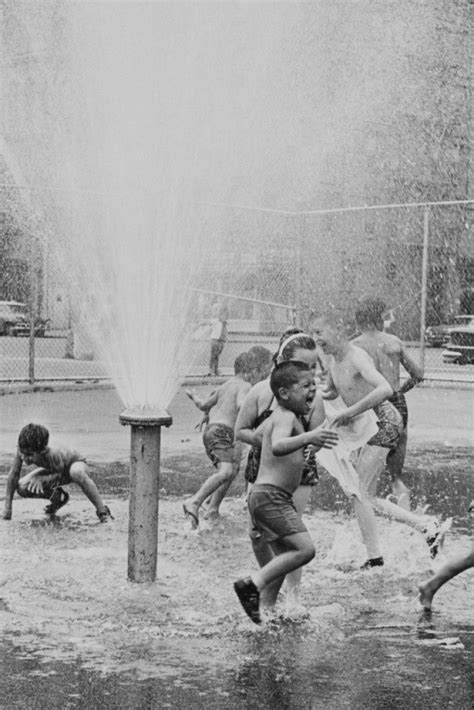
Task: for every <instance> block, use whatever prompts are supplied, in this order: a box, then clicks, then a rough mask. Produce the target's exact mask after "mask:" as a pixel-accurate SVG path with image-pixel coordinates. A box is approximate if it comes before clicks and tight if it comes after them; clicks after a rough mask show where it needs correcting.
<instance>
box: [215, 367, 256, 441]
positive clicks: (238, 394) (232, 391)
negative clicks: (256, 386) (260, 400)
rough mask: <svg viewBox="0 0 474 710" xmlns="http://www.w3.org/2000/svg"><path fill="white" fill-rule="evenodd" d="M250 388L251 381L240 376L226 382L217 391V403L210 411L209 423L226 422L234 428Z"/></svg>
mask: <svg viewBox="0 0 474 710" xmlns="http://www.w3.org/2000/svg"><path fill="white" fill-rule="evenodd" d="M250 389H251V385H250V383H249V382H246V381H245V380H243V379H242V378H241V377H238V376H235V377H232V378H231V379H230V380H227V382H224V384H222V385H221V386H220V387H219V389H218V390H217V392H216V396H217V402H216V404H215V405H214V406H213V407H212V409H210V411H209V424H226V425H227V426H229V427H231V428H232V429H233V428H234V426H235V421H236V419H237V414H238V413H239V409H240V407H241V406H242V402H243V401H244V399H245V396H246V395H247V393H248V392H249V390H250Z"/></svg>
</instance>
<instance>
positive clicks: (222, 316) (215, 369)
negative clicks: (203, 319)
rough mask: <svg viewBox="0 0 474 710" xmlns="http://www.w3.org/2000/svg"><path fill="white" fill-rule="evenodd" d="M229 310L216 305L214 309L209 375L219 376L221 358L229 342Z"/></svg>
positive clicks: (211, 322)
mask: <svg viewBox="0 0 474 710" xmlns="http://www.w3.org/2000/svg"><path fill="white" fill-rule="evenodd" d="M228 319H229V310H228V308H227V306H221V307H220V306H219V304H218V303H215V304H214V305H213V307H212V315H211V319H210V321H209V323H210V325H211V333H210V338H211V354H210V358H209V373H208V374H209V375H219V357H220V356H221V353H222V351H223V350H224V345H225V343H226V340H227V321H228Z"/></svg>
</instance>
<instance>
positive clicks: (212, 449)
mask: <svg viewBox="0 0 474 710" xmlns="http://www.w3.org/2000/svg"><path fill="white" fill-rule="evenodd" d="M254 364H255V362H254V358H253V357H251V356H250V355H249V354H248V353H241V354H240V355H239V356H238V357H237V358H236V360H235V363H234V372H235V375H234V377H232V378H231V379H230V380H227V382H224V384H223V385H221V386H220V387H218V388H217V390H216V391H215V392H213V393H212V394H211V395H210V396H209V397H208V398H207V399H201V398H200V397H198V396H197V395H196V394H194V392H192V391H189V390H188V391H187V392H186V394H187V395H188V397H189V398H190V399H192V401H193V402H194V404H195V405H196V406H197V407H198V408H199V409H200V410H201V411H203V412H208V413H209V420H208V424H207V426H206V428H205V430H204V434H203V443H204V448H205V450H206V453H207V455H208V456H209V458H210V460H211V461H212V463H213V465H214V466H215V467H216V468H217V473H215V474H214V475H212V476H210V477H209V478H208V479H207V481H205V482H204V483H203V485H202V486H201V487H200V489H199V490H198V491H197V492H196V493H195V494H194V496H193V497H192V498H189V499H188V500H187V501H185V502H184V503H183V511H184V514H185V516H186V518H187V520H188V521H189V522H190V524H191V527H192V528H193V529H196V528H197V527H198V526H199V509H200V507H201V505H202V504H203V503H204V501H205V500H206V499H207V498H209V499H210V501H209V506H208V508H207V519H208V520H213V519H216V518H217V517H218V516H219V505H220V503H221V502H222V500H223V498H224V496H225V494H226V492H227V490H228V488H229V487H230V485H231V483H232V481H233V480H234V478H235V476H236V475H237V472H238V467H237V466H236V461H237V460H238V459H240V454H241V449H240V443H237V442H235V440H234V426H235V421H236V419H237V415H238V413H239V410H240V407H241V405H242V402H243V401H244V399H245V396H246V394H247V393H248V392H249V390H250V388H251V386H252V384H254V379H253V378H254V376H255V368H254Z"/></svg>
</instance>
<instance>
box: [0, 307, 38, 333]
mask: <svg viewBox="0 0 474 710" xmlns="http://www.w3.org/2000/svg"><path fill="white" fill-rule="evenodd" d="M47 326H48V320H47V319H45V318H41V317H39V316H38V317H37V318H36V319H35V335H36V336H38V337H39V338H43V337H44V336H45V334H46V330H47ZM29 332H30V316H29V309H28V305H27V304H26V303H20V302H19V301H0V335H28V334H29Z"/></svg>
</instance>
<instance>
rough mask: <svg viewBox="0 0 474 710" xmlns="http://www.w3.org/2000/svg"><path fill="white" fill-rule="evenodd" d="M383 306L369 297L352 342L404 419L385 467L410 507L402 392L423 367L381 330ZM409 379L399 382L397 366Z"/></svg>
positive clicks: (417, 379) (398, 494)
mask: <svg viewBox="0 0 474 710" xmlns="http://www.w3.org/2000/svg"><path fill="white" fill-rule="evenodd" d="M386 310H387V309H386V306H385V303H384V302H383V301H381V300H380V299H379V298H368V299H366V300H365V301H363V302H362V303H361V304H360V306H359V308H358V309H357V310H356V313H355V318H356V324H357V327H358V329H359V330H360V332H361V334H360V335H359V336H358V337H357V338H355V339H354V340H352V344H353V345H357V347H359V348H362V349H363V350H365V351H366V352H367V353H369V355H370V357H371V358H372V360H373V361H374V364H375V367H376V368H377V370H378V371H379V372H380V373H381V374H382V375H383V376H384V377H385V379H386V380H387V382H388V383H389V384H390V386H391V388H392V390H393V395H392V396H391V397H390V398H389V402H391V403H392V404H393V405H394V406H395V407H396V408H397V410H398V411H399V412H400V414H401V416H402V419H403V431H402V433H401V435H400V439H399V440H398V444H397V445H396V447H395V448H394V449H391V451H390V452H389V454H388V456H387V462H386V468H387V470H388V472H389V474H390V477H391V479H392V491H393V494H394V496H395V498H396V499H397V503H398V505H400V506H402V508H405V509H406V510H410V493H409V490H408V488H407V487H406V485H405V483H404V482H403V479H402V470H403V465H404V463H405V455H406V449H407V424H408V408H407V403H406V399H405V392H408V391H409V390H411V389H412V388H413V387H415V385H417V384H418V383H419V382H422V381H423V370H422V369H421V367H419V366H418V365H417V364H416V363H415V362H414V361H413V360H412V358H411V357H410V356H409V355H408V353H407V350H406V347H405V345H404V344H403V343H402V341H401V340H400V338H397V337H396V336H395V335H391V334H389V333H384V332H383V327H384V321H383V315H384V313H385V312H386ZM401 365H403V367H404V369H405V370H406V371H407V373H408V374H409V378H408V379H407V380H405V381H404V382H403V384H402V385H400V366H401Z"/></svg>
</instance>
